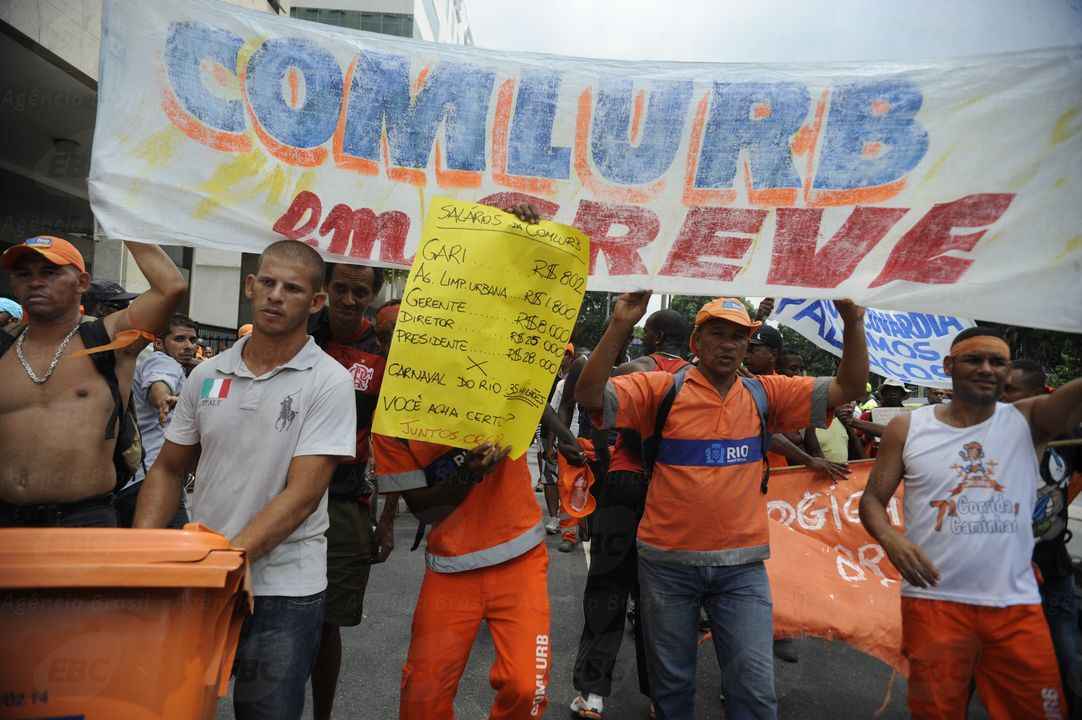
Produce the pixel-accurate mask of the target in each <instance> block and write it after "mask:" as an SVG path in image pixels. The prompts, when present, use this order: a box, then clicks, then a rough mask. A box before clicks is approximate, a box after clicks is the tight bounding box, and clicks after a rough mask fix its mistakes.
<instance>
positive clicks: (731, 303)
mask: <svg viewBox="0 0 1082 720" xmlns="http://www.w3.org/2000/svg"><path fill="white" fill-rule="evenodd" d="M715 318H716V319H719V320H728V321H729V322H731V323H736V324H737V325H741V326H743V327H746V328H748V332H749V333H750V332H751V331H753V330H755V329H756V328H758V327H759V326H760V325H762V323H761V322H759V321H757V320H752V319H751V318H750V317H749V316H748V309H747V308H746V307H745V306H744V303H742V302H741V301H740V299H739V298H731V297H721V298H717V299H716V300H711V301H710V302H708V303H707V304H705V305H703V306H702V308H700V309H699V312H698V313H697V314H696V315H695V327H699V326H700V325H702V324H703V323H704V322H706V321H707V320H713V319H715Z"/></svg>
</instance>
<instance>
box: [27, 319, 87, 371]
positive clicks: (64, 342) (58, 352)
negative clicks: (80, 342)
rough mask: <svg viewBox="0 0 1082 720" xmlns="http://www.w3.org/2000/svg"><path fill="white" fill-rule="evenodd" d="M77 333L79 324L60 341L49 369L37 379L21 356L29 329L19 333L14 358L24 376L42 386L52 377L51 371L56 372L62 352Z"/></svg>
mask: <svg viewBox="0 0 1082 720" xmlns="http://www.w3.org/2000/svg"><path fill="white" fill-rule="evenodd" d="M78 331H79V323H75V327H73V328H72V329H71V332H69V333H68V334H67V336H66V337H65V338H64V339H63V340H61V341H60V346H59V347H58V348H57V349H56V352H55V353H53V361H52V362H51V363H49V367H48V369H47V370H46V371H45V377H38V376H37V373H35V372H34V368H32V367H30V363H29V362H27V360H26V356H25V355H23V340H25V339H26V336H27V335H29V334H30V328H29V327H28V328H27V329H26V330H23V331H22V332H21V333H19V337H18V338H17V339H16V340H15V356H16V357H18V358H19V362H20V363H22V365H23V370H25V371H26V374H27V375H28V376H29V377H30V380H31V381H32V382H33V383H34V384H35V385H43V384H45V383H46V382H48V380H49V378H51V377H52V376H53V371H55V370H56V365H57V363H59V362H60V357H61V356H62V355H63V354H64V351H65V350H67V348H68V343H70V342H71V339H72V338H73V337H75V333H76V332H78Z"/></svg>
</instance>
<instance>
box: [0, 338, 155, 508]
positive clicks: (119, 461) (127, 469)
mask: <svg viewBox="0 0 1082 720" xmlns="http://www.w3.org/2000/svg"><path fill="white" fill-rule="evenodd" d="M24 330H25V328H24ZM16 337H17V336H12V335H9V334H7V333H6V332H0V356H3V355H4V353H6V352H7V351H8V350H9V349H10V348H11V346H12V345H14V344H15V339H16ZM79 338H80V339H81V340H82V341H83V346H84V347H86V349H87V350H89V349H91V348H95V347H100V346H102V345H108V344H109V343H110V342H112V339H111V338H110V337H109V331H108V330H107V329H106V328H105V323H104V322H103V321H102V320H101V319H100V318H99V319H97V320H92V321H88V322H83V323H82V324H80V325H79ZM88 357H89V358H90V361H91V362H92V363H94V369H95V370H97V371H98V374H99V375H101V377H102V379H103V380H105V384H106V385H108V386H109V393H110V394H111V395H112V396H113V412H112V414H111V415H110V416H109V421H108V423H107V424H106V426H105V439H106V440H112V439H113V438H116V445H115V446H114V447H113V467H114V469H115V470H116V486H115V488H114V492H115V491H117V490H120V489H121V488H122V487H124V486H125V485H127V484H128V482H129V481H130V480H131V479H132V478H133V477H135V473H136V471H137V470H139V468H142V469H143V473H144V475H145V474H146V465H145V463H144V460H145V454H144V452H143V438H142V436H141V435H140V434H139V423H138V422H137V421H136V418H135V404H134V403H133V402H132V398H131V395H129V396H128V402H127V403H125V402H124V400H123V398H122V397H121V396H120V383H119V382H118V381H117V377H116V355H115V354H114V353H113V352H99V353H93V354H91V355H89V356H88Z"/></svg>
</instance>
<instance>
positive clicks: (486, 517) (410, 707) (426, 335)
mask: <svg viewBox="0 0 1082 720" xmlns="http://www.w3.org/2000/svg"><path fill="white" fill-rule="evenodd" d="M514 213H515V215H514V216H512V215H510V214H507V213H504V212H501V211H499V210H495V209H493V208H490V207H486V206H483V205H476V204H471V203H463V202H455V201H451V200H442V199H438V200H436V201H435V202H434V203H433V207H432V209H431V211H430V212H429V215H428V218H427V221H426V223H425V228H424V232H423V234H422V240H421V245H420V248H419V249H418V252H417V256H416V258H415V259H414V263H413V268H412V270H411V271H410V276H409V279H408V281H407V283H406V290H405V293H404V294H403V300H402V306H401V310H400V311H399V317H398V323H397V325H396V327H395V331H394V343H393V344H392V345H391V352H390V356H389V357H388V361H387V372H386V375H385V380H384V384H383V387H382V390H381V394H380V399H379V408H378V410H377V414H376V417H375V421H374V426H373V429H374V431H375V435H374V436H373V456H374V458H375V463H376V473H377V476H378V478H379V487H380V491H381V492H384V493H392V492H401V493H403V498H404V499H405V500H406V503H407V505H408V506H409V508H410V510H411V511H412V512H413V513H414V514H415V515H417V517H418V519H419V520H420V521H421V522H422V527H423V523H432V524H433V525H434V527H433V530H432V532H431V533H430V534H429V537H428V542H427V545H426V548H425V560H426V565H427V568H426V570H425V577H424V581H423V583H422V585H421V592H420V596H419V597H418V599H417V607H416V609H415V611H414V615H413V629H412V635H411V638H410V648H409V654H408V656H407V659H406V665H405V667H404V668H403V678H402V695H401V698H400V701H399V717H400V718H402V720H429V719H432V720H437V719H438V720H442V719H443V718H448V717H452V716H453V715H454V698H455V694H456V692H457V690H458V682H459V679H460V678H461V676H462V672H463V670H464V669H465V667H466V663H467V661H468V660H469V655H470V650H471V648H472V647H473V642H474V639H475V638H476V635H477V631H478V629H479V628H480V625H481V621H482V620H485V621H487V623H488V627H489V630H490V632H491V633H492V641H493V645H494V646H495V649H496V661H495V663H494V665H493V667H492V672H491V679H492V686H493V689H495V690H496V698H495V701H494V703H493V706H492V711H491V714H490V716H489V717H490V718H493V719H494V720H509V719H510V718H527V717H540V716H541V715H542V714H544V711H545V705H546V702H547V701H546V698H545V693H546V689H547V686H548V678H549V668H550V652H551V644H550V641H549V600H548V552H547V550H546V548H545V544H544V539H545V529H544V526H543V525H542V524H541V510H540V508H539V507H538V504H537V500H536V499H535V498H534V495H533V491H532V482H531V479H530V471H529V468H528V467H527V465H526V457H525V451H526V449H527V448H528V447H529V444H530V442H531V440H532V438H533V435H534V429H535V428H536V426H537V423H538V420H539V419H542V418H541V416H542V410H545V412H544V418H543V419H542V421H543V423H544V425H545V426H546V429H550V430H553V431H555V432H557V433H558V434H559V435H561V437H562V438H564V439H567V440H569V441H570V443H571V444H572V445H573V444H574V436H573V435H572V434H571V433H570V431H568V430H567V428H565V427H563V426H562V425H561V424H560V423H559V421H558V419H557V418H556V415H555V413H554V412H553V411H552V410H551V409H550V408H548V403H547V397H548V394H549V388H551V387H552V381H553V378H554V376H555V374H556V370H557V368H558V366H559V363H560V361H561V360H562V358H563V354H564V347H565V344H566V342H567V340H568V339H569V337H570V336H571V331H572V329H573V328H574V324H575V319H576V318H577V317H578V311H579V306H580V305H581V302H582V295H583V292H584V291H585V278H586V273H587V267H588V258H589V241H588V240H587V238H586V237H585V236H584V235H583V234H582V233H580V232H579V231H577V230H574V229H573V228H568V227H564V226H561V225H557V224H555V223H550V222H538V217H537V214H536V212H535V211H534V210H533V209H532V208H530V207H527V206H520V207H517V208H515V209H514ZM467 448H472V449H467ZM580 462H581V460H580Z"/></svg>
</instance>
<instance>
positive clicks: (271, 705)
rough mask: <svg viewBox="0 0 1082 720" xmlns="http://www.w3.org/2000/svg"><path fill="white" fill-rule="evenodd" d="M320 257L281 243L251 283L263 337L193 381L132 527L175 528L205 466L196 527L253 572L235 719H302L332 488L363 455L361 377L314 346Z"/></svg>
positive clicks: (257, 330)
mask: <svg viewBox="0 0 1082 720" xmlns="http://www.w3.org/2000/svg"><path fill="white" fill-rule="evenodd" d="M322 278H323V261H322V259H321V258H320V257H319V254H318V253H316V251H315V250H313V249H312V248H311V247H309V246H308V245H306V244H304V243H300V242H296V241H293V240H284V241H280V242H276V243H274V244H272V245H270V246H268V247H267V249H266V250H265V251H264V252H263V255H262V256H261V258H260V262H259V269H258V271H257V272H256V274H255V275H249V276H248V278H247V279H246V280H245V295H246V296H247V297H248V299H249V300H250V301H251V303H252V312H253V321H252V324H253V326H254V329H253V331H252V334H251V335H249V336H247V337H244V338H241V339H240V340H239V341H237V344H236V345H234V346H233V347H232V348H231V349H230V350H228V351H226V352H224V353H222V354H220V355H218V356H216V357H214V358H212V359H209V360H205V361H204V362H203V363H201V364H200V365H199V366H198V367H197V368H196V369H195V370H193V371H192V374H191V375H190V376H189V377H188V382H187V383H186V385H185V387H184V390H183V392H182V393H181V397H180V401H179V402H178V403H177V408H176V411H175V414H174V417H173V421H172V422H171V423H170V425H169V429H168V430H167V432H166V436H165V445H164V446H163V447H162V450H161V452H160V453H159V455H158V459H157V461H156V462H155V463H154V466H153V467H152V468H151V469H150V472H149V473H148V474H147V479H146V480H145V481H144V487H143V490H142V492H141V493H140V495H139V505H138V508H137V510H136V514H135V527H137V528H153V527H165V526H166V525H168V523H169V520H170V519H171V518H172V516H173V513H175V512H176V509H177V501H178V499H179V490H180V479H181V478H183V477H184V476H185V475H186V474H187V473H188V472H189V470H190V469H191V468H192V467H193V466H195V493H194V495H193V498H192V518H193V519H194V520H195V521H196V522H200V523H203V524H204V525H207V526H209V527H211V528H213V529H215V530H217V531H219V532H221V533H223V534H224V535H226V536H227V537H229V538H230V541H231V542H232V544H233V545H234V546H236V547H240V548H244V549H245V550H246V551H247V555H248V559H249V561H250V562H251V563H252V565H251V572H252V583H253V588H254V591H255V595H256V600H255V612H254V613H253V614H252V616H251V617H249V618H248V619H247V620H246V621H245V623H244V627H243V629H242V630H241V638H240V646H239V647H238V649H237V660H236V664H235V665H234V671H235V673H236V685H235V687H234V693H233V708H234V713H235V715H236V717H237V718H238V720H247V719H248V718H252V719H253V720H254V719H258V720H277V719H280V720H287V719H288V720H293V719H295V718H299V717H300V716H301V713H302V711H303V710H304V695H305V685H306V683H307V680H308V675H309V673H310V672H311V669H312V663H313V661H314V659H315V656H316V652H317V650H318V647H319V632H320V627H321V625H322V623H323V603H324V591H325V589H326V587H327V546H326V538H325V537H324V532H325V531H326V530H327V525H328V521H327V486H328V484H329V483H330V479H331V474H332V472H333V471H334V468H335V467H336V466H337V465H338V463H339V462H340V461H341V460H343V459H350V458H352V457H353V455H354V453H355V452H356V424H357V420H356V408H355V402H354V397H353V394H354V393H353V379H352V378H351V377H350V375H349V373H348V372H347V371H346V369H345V368H343V367H342V366H341V365H340V364H338V363H337V362H336V361H335V360H334V359H333V358H331V357H330V356H329V355H327V354H325V353H324V352H323V351H322V350H320V349H319V347H318V346H317V345H316V343H315V340H313V339H312V338H311V337H309V336H308V334H307V331H306V328H307V321H308V317H309V315H311V314H313V313H317V312H319V311H320V309H322V307H323V304H324V302H325V300H326V296H325V295H324V294H323V293H322V292H321V286H322Z"/></svg>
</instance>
